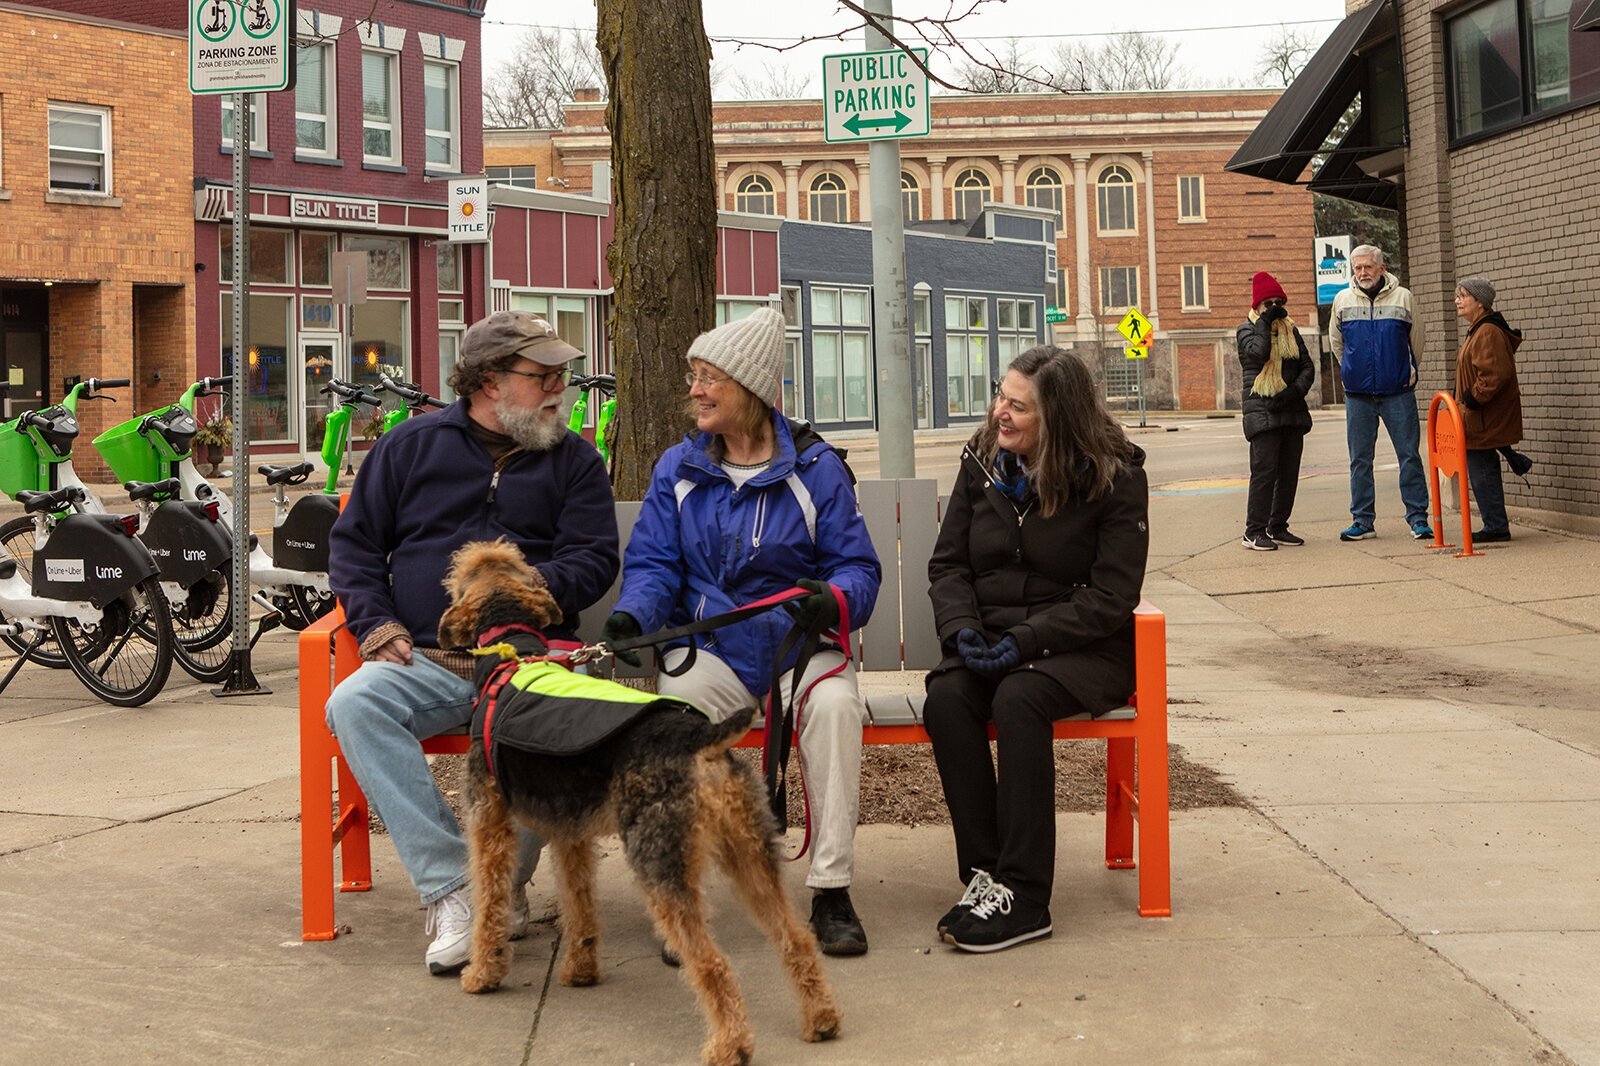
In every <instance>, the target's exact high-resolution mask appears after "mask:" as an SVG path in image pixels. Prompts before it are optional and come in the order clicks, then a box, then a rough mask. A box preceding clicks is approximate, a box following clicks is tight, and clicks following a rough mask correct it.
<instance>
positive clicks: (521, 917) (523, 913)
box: [510, 885, 531, 940]
mask: <svg viewBox="0 0 1600 1066" xmlns="http://www.w3.org/2000/svg"><path fill="white" fill-rule="evenodd" d="M530 918H531V915H530V914H529V912H528V887H527V886H526V885H524V886H523V887H521V888H518V889H514V890H512V893H511V937H510V939H512V940H521V939H522V938H523V937H525V936H527V935H528V922H529V920H530Z"/></svg>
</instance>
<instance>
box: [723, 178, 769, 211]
mask: <svg viewBox="0 0 1600 1066" xmlns="http://www.w3.org/2000/svg"><path fill="white" fill-rule="evenodd" d="M757 200H759V201H763V203H761V204H757V203H754V202H752V201H757ZM733 209H734V210H735V211H741V212H743V213H745V214H747V215H776V214H777V213H778V193H777V189H776V187H775V186H774V185H773V184H772V179H771V178H769V177H767V176H766V175H765V174H746V175H745V176H744V177H742V178H740V179H739V184H738V185H737V186H736V187H735V188H734V193H733Z"/></svg>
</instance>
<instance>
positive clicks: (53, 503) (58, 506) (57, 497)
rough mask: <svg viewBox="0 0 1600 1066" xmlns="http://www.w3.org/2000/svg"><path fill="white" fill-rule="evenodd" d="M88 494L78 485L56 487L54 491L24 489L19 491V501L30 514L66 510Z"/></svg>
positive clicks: (84, 498) (81, 500)
mask: <svg viewBox="0 0 1600 1066" xmlns="http://www.w3.org/2000/svg"><path fill="white" fill-rule="evenodd" d="M86 499H88V495H87V494H86V493H85V492H84V491H83V490H82V489H80V488H79V487H78V486H76V485H68V486H67V487H66V488H61V489H56V490H55V491H53V492H34V491H33V490H31V489H23V490H22V491H21V492H19V493H17V502H18V503H20V504H22V509H23V510H24V511H26V512H27V513H28V514H38V513H39V512H41V511H44V512H51V511H64V510H66V509H67V508H68V507H70V506H72V505H73V504H75V503H82V502H83V501H84V500H86Z"/></svg>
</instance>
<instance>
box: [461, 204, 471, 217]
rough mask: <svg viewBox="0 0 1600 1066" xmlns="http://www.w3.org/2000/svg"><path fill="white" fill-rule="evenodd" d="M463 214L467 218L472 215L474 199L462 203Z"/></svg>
mask: <svg viewBox="0 0 1600 1066" xmlns="http://www.w3.org/2000/svg"><path fill="white" fill-rule="evenodd" d="M461 214H462V215H463V216H465V217H467V218H471V217H472V201H471V200H468V201H467V202H466V203H464V204H462V205H461Z"/></svg>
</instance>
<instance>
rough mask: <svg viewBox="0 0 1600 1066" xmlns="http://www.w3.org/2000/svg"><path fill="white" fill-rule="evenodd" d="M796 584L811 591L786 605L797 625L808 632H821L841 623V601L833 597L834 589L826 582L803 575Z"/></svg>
mask: <svg viewBox="0 0 1600 1066" xmlns="http://www.w3.org/2000/svg"><path fill="white" fill-rule="evenodd" d="M795 585H796V586H798V587H799V588H803V589H807V590H809V591H810V593H811V595H809V596H805V597H802V598H801V599H798V600H790V601H789V602H788V603H787V604H785V605H784V606H785V607H786V608H787V609H788V611H789V617H791V618H793V619H794V620H795V624H796V625H798V626H799V627H800V628H801V629H804V630H805V631H806V632H808V633H821V632H823V631H824V630H827V629H832V628H833V627H834V626H836V625H838V624H839V601H838V600H836V599H834V598H833V590H832V589H831V588H829V587H828V585H827V584H826V583H825V582H822V581H818V580H817V579H816V578H812V577H803V578H801V579H800V580H799V581H796V582H795Z"/></svg>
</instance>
